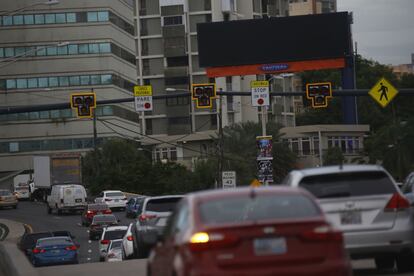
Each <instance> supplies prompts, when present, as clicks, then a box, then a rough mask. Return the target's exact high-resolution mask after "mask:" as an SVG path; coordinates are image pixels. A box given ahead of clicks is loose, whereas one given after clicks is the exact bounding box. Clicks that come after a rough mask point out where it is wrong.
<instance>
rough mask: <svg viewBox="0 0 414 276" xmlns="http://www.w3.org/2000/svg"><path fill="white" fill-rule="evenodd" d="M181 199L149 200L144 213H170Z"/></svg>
mask: <svg viewBox="0 0 414 276" xmlns="http://www.w3.org/2000/svg"><path fill="white" fill-rule="evenodd" d="M180 200H181V197H169V198H157V199H150V200H149V201H148V203H147V207H146V211H150V212H172V211H174V208H175V206H176V205H177V203H178V202H179V201H180Z"/></svg>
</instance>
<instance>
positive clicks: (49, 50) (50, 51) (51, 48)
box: [46, 46, 57, 56]
mask: <svg viewBox="0 0 414 276" xmlns="http://www.w3.org/2000/svg"><path fill="white" fill-rule="evenodd" d="M46 53H47V55H48V56H56V55H57V47H56V46H49V47H47V49H46Z"/></svg>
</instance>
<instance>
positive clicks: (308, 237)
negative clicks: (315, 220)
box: [300, 225, 343, 242]
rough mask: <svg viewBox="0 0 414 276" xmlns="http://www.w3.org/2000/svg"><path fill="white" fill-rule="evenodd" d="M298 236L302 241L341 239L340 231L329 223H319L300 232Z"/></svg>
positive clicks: (339, 240) (340, 240)
mask: <svg viewBox="0 0 414 276" xmlns="http://www.w3.org/2000/svg"><path fill="white" fill-rule="evenodd" d="M300 238H301V239H302V240H304V241H315V242H322V241H338V242H342V241H343V236H342V232H340V231H338V230H335V229H333V228H332V227H331V226H329V225H321V226H318V227H316V228H314V229H312V230H310V231H306V232H303V233H301V234H300Z"/></svg>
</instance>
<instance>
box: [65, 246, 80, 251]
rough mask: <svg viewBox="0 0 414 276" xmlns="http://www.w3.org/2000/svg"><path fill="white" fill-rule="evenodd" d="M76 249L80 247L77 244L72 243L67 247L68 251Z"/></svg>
mask: <svg viewBox="0 0 414 276" xmlns="http://www.w3.org/2000/svg"><path fill="white" fill-rule="evenodd" d="M76 249H78V248H77V247H76V245H71V246H68V247H66V250H68V251H75V250H76Z"/></svg>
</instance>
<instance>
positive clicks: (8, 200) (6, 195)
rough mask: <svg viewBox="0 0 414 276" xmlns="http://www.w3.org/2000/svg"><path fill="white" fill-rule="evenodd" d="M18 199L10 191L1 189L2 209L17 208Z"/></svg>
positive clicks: (0, 202) (0, 206)
mask: <svg viewBox="0 0 414 276" xmlns="http://www.w3.org/2000/svg"><path fill="white" fill-rule="evenodd" d="M17 204H18V201H17V197H16V196H15V195H13V194H12V192H11V191H10V190H6V189H1V190H0V208H4V207H12V208H14V209H16V208H17Z"/></svg>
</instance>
